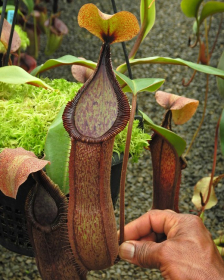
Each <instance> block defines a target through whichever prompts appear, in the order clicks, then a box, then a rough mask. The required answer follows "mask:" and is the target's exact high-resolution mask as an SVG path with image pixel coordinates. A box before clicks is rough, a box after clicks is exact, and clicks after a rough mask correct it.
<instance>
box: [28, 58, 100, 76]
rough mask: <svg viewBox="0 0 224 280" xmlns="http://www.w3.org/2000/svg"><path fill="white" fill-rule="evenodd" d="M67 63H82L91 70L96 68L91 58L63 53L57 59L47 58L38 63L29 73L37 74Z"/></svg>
mask: <svg viewBox="0 0 224 280" xmlns="http://www.w3.org/2000/svg"><path fill="white" fill-rule="evenodd" d="M69 64H77V65H83V66H86V67H88V68H90V69H93V70H94V69H95V68H96V63H95V62H93V61H91V60H83V59H81V58H78V57H76V56H73V55H65V56H62V57H59V58H57V59H49V60H47V61H46V62H45V63H44V64H42V65H39V66H38V67H37V68H35V69H34V70H33V71H32V72H31V75H33V76H37V75H38V74H40V73H42V72H44V71H47V70H49V69H51V68H55V67H58V66H62V65H69Z"/></svg>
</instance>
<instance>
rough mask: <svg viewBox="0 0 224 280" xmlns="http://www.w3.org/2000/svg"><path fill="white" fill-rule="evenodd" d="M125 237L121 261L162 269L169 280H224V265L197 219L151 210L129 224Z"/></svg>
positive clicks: (192, 216)
mask: <svg viewBox="0 0 224 280" xmlns="http://www.w3.org/2000/svg"><path fill="white" fill-rule="evenodd" d="M164 234H165V237H166V239H165V240H164ZM124 237H125V241H128V242H124V243H122V244H121V246H120V248H119V255H120V258H121V259H124V260H126V261H128V262H130V263H133V264H135V265H138V266H141V267H145V268H158V269H160V271H161V274H162V276H163V277H164V278H165V279H167V280H168V279H172V280H180V279H181V280H186V279H191V280H202V279H203V280H205V279H206V280H210V279H220V280H221V279H224V262H223V260H222V258H221V256H220V254H219V252H218V250H217V248H216V246H215V244H214V242H213V240H212V238H211V235H210V233H209V231H208V230H207V229H206V227H205V226H204V224H203V223H202V221H201V219H200V218H199V217H197V216H194V215H189V214H177V213H175V212H173V211H171V210H151V211H149V212H147V213H146V214H144V215H143V216H141V217H140V218H138V219H136V220H135V221H133V222H131V223H129V224H128V225H126V226H125V229H124ZM161 240H163V241H161ZM158 242H159V243H158Z"/></svg>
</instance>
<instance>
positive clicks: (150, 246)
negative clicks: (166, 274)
mask: <svg viewBox="0 0 224 280" xmlns="http://www.w3.org/2000/svg"><path fill="white" fill-rule="evenodd" d="M160 248H161V244H160V243H159V244H158V243H155V242H152V241H147V242H144V241H134V240H131V241H128V242H124V243H122V244H121V245H120V247H119V256H120V258H121V259H123V260H126V261H128V262H130V263H133V264H135V265H138V266H141V267H144V268H158V269H159V268H160V264H161V261H160V259H161V255H160Z"/></svg>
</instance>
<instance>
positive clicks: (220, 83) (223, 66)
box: [216, 51, 224, 98]
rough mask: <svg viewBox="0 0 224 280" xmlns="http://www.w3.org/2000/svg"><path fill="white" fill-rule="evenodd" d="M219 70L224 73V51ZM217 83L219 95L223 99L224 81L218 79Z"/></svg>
mask: <svg viewBox="0 0 224 280" xmlns="http://www.w3.org/2000/svg"><path fill="white" fill-rule="evenodd" d="M217 68H218V69H221V70H223V71H224V51H223V53H222V55H221V57H220V60H219V63H218V66H217ZM216 82H217V87H218V91H219V94H220V95H221V96H222V98H224V80H223V79H220V78H216Z"/></svg>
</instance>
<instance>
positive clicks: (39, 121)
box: [0, 79, 150, 161]
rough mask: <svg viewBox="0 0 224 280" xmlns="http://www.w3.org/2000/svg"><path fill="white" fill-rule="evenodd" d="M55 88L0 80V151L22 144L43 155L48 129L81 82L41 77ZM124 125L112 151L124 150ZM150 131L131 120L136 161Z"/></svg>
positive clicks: (131, 149) (132, 145)
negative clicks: (47, 88) (48, 88)
mask: <svg viewBox="0 0 224 280" xmlns="http://www.w3.org/2000/svg"><path fill="white" fill-rule="evenodd" d="M44 81H45V82H46V83H47V84H49V85H50V86H51V87H52V88H53V89H55V90H54V91H50V90H46V89H43V88H40V87H34V86H31V85H27V84H24V85H10V84H4V83H0V152H1V151H2V150H3V149H4V148H5V147H7V148H17V147H23V148H24V149H26V150H28V151H33V152H34V153H35V154H36V155H37V156H38V157H42V156H43V155H44V145H45V140H46V136H47V131H48V128H49V126H50V125H51V123H52V122H53V120H54V119H55V117H56V115H57V114H58V112H59V111H60V109H61V107H62V106H63V105H65V104H67V102H68V101H70V100H71V99H73V98H74V96H75V94H76V93H77V91H78V90H79V88H80V87H81V86H82V84H80V83H72V82H68V81H66V80H64V79H54V80H49V79H44ZM126 136H127V127H126V128H125V129H124V130H123V131H122V132H121V133H119V134H118V135H117V136H116V137H115V142H114V152H116V153H118V154H120V153H122V152H124V148H125V142H126ZM149 139H150V135H149V134H146V133H144V132H143V131H142V130H141V129H140V128H138V121H137V120H136V121H134V125H133V131H132V139H131V146H130V154H131V156H132V160H133V161H137V159H138V158H139V156H140V154H141V153H142V151H143V150H144V147H147V146H148V142H147V141H148V140H149Z"/></svg>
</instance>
